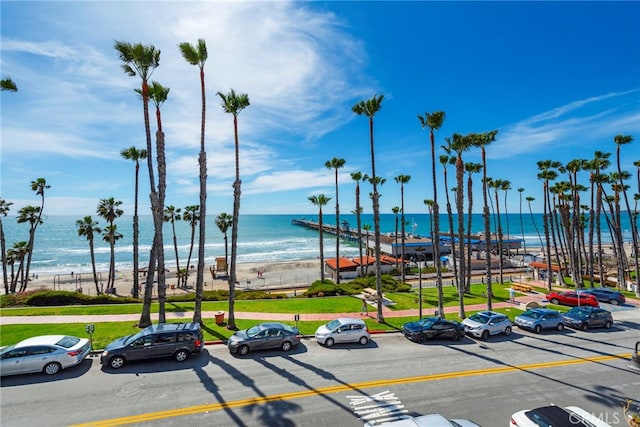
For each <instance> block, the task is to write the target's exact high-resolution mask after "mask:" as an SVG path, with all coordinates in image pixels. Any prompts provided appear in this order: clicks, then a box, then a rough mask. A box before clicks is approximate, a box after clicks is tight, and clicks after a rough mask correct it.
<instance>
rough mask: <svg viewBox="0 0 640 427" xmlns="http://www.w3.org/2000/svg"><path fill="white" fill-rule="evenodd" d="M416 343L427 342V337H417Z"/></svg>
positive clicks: (422, 335)
mask: <svg viewBox="0 0 640 427" xmlns="http://www.w3.org/2000/svg"><path fill="white" fill-rule="evenodd" d="M418 342H419V343H420V344H424V343H425V342H427V336H426V335H425V334H420V335H418Z"/></svg>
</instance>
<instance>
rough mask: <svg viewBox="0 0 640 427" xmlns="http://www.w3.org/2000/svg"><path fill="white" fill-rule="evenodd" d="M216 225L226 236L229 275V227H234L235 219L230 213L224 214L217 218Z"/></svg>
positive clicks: (225, 250) (225, 244) (225, 252)
mask: <svg viewBox="0 0 640 427" xmlns="http://www.w3.org/2000/svg"><path fill="white" fill-rule="evenodd" d="M216 225H217V226H218V229H219V230H220V232H221V233H222V234H224V268H225V273H226V274H227V275H228V274H229V262H228V261H229V249H228V239H227V230H229V227H232V226H233V217H232V216H231V215H229V214H228V213H225V212H222V213H221V214H220V215H218V216H217V217H216Z"/></svg>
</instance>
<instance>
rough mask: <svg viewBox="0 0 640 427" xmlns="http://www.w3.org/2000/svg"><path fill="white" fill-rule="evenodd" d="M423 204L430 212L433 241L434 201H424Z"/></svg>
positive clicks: (431, 237)
mask: <svg viewBox="0 0 640 427" xmlns="http://www.w3.org/2000/svg"><path fill="white" fill-rule="evenodd" d="M422 202H423V203H424V205H425V206H426V207H427V210H428V211H429V238H430V239H431V240H432V241H433V200H432V199H424V200H423V201H422Z"/></svg>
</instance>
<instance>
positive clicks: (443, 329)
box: [431, 320, 448, 338]
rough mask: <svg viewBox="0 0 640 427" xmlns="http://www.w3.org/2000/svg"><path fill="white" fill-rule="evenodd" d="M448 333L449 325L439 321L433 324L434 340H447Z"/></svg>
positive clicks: (432, 334)
mask: <svg viewBox="0 0 640 427" xmlns="http://www.w3.org/2000/svg"><path fill="white" fill-rule="evenodd" d="M447 331H448V324H446V323H445V322H443V321H442V320H438V321H437V322H435V323H434V324H433V327H432V328H431V337H432V338H446V337H447Z"/></svg>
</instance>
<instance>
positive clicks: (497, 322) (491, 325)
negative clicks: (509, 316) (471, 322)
mask: <svg viewBox="0 0 640 427" xmlns="http://www.w3.org/2000/svg"><path fill="white" fill-rule="evenodd" d="M503 322H504V318H503V317H493V318H491V320H489V322H487V327H488V329H489V334H490V335H496V334H499V333H501V332H502V324H503Z"/></svg>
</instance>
